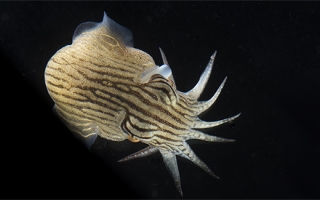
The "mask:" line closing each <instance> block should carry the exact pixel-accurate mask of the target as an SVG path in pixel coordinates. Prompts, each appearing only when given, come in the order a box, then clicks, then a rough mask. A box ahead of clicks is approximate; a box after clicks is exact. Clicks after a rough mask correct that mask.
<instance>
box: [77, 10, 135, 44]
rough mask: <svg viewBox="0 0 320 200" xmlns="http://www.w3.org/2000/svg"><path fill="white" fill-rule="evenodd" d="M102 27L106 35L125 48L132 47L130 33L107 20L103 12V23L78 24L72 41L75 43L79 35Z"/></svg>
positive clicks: (109, 19)
mask: <svg viewBox="0 0 320 200" xmlns="http://www.w3.org/2000/svg"><path fill="white" fill-rule="evenodd" d="M100 27H104V28H105V30H106V31H107V32H108V35H110V36H111V37H114V38H116V39H117V41H120V42H121V43H122V44H123V45H125V46H127V47H133V37H132V32H131V31H130V30H129V29H127V28H126V27H124V26H121V25H120V24H118V23H117V22H115V21H113V20H112V19H111V18H109V17H108V16H107V14H106V12H104V15H103V21H102V22H101V23H97V22H84V23H82V24H80V25H79V26H78V27H77V28H76V30H75V32H74V34H73V37H72V41H75V40H76V39H77V37H78V36H79V35H81V34H82V33H84V32H88V31H91V30H93V29H96V28H100Z"/></svg>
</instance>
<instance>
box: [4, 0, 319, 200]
mask: <svg viewBox="0 0 320 200" xmlns="http://www.w3.org/2000/svg"><path fill="white" fill-rule="evenodd" d="M103 11H106V12H107V14H108V16H109V17H110V18H112V19H113V20H115V21H116V22H118V23H119V24H121V25H123V26H125V27H128V28H129V29H130V30H131V31H132V32H133V36H134V40H135V47H136V48H139V49H141V50H143V51H145V52H147V53H149V54H150V55H151V56H152V57H153V58H154V60H155V62H156V63H157V64H158V65H161V64H162V61H161V56H160V53H159V50H158V47H161V48H162V49H163V50H164V52H165V54H166V56H167V59H168V61H169V64H170V66H171V68H172V70H173V74H174V77H175V81H176V84H177V88H178V89H179V90H180V91H188V90H189V89H191V88H192V87H193V86H194V85H195V84H196V82H197V81H198V78H199V76H200V75H201V73H202V71H203V69H204V68H205V66H206V64H207V62H208V61H209V58H210V56H211V55H212V53H213V52H214V51H215V50H217V51H218V53H217V57H216V61H215V64H214V68H213V72H212V75H211V78H210V80H209V83H208V85H207V87H206V89H205V91H204V93H203V95H202V96H201V100H206V99H209V98H210V97H211V95H213V94H214V92H215V90H216V89H217V88H218V86H219V84H220V83H221V82H222V80H223V78H224V77H225V76H228V80H227V82H226V85H225V88H224V89H223V91H222V93H221V95H220V97H219V99H218V101H217V102H216V103H215V105H214V106H213V108H212V109H211V110H210V111H209V112H208V113H206V115H204V116H203V117H202V119H205V120H218V119H222V118H226V117H229V116H233V115H235V114H237V113H239V112H242V114H241V116H240V117H239V118H238V119H237V120H235V126H232V127H231V126H229V125H222V126H221V127H217V128H215V129H213V130H212V131H210V134H214V135H217V136H223V137H228V138H235V139H236V140H237V141H236V142H235V143H232V144H223V143H221V144H220V143H219V144H217V143H207V142H201V141H195V142H191V143H190V144H191V147H192V149H193V150H194V151H195V152H196V154H197V155H198V156H199V157H200V158H201V159H202V160H203V161H204V162H205V163H206V164H207V165H208V166H209V167H210V168H211V169H212V170H213V172H214V173H216V174H217V175H218V176H220V178H221V179H220V180H216V179H214V178H212V177H210V176H209V175H208V174H206V173H205V172H204V171H202V170H201V169H200V168H198V167H197V166H195V165H194V164H192V163H190V162H188V161H186V160H185V159H182V158H178V165H179V169H180V176H181V181H182V189H183V191H184V198H320V179H319V178H320V176H319V175H320V172H319V169H320V163H319V161H320V159H319V157H320V156H319V155H320V148H319V142H320V137H319V133H320V132H319V130H320V128H319V113H320V112H319V111H320V109H319V102H320V97H319V92H320V78H319V76H320V70H319V67H320V14H319V12H320V5H319V2H0V50H1V51H0V53H1V55H0V56H1V61H0V62H1V64H0V66H1V69H2V71H1V83H2V84H1V106H2V109H1V111H2V112H1V114H2V118H1V125H2V126H1V127H2V130H1V135H2V137H1V145H0V146H1V171H2V173H1V174H2V175H1V182H2V186H1V194H0V197H1V198H179V194H178V192H177V191H176V189H175V186H174V183H173V181H172V180H171V177H170V175H169V173H168V172H167V170H166V168H165V166H164V164H163V162H162V158H161V156H160V154H154V155H152V156H150V157H146V158H143V159H139V160H133V161H128V162H124V163H117V162H116V161H117V160H119V159H121V158H123V157H125V156H127V155H128V154H131V153H133V152H135V151H138V150H139V149H141V148H143V147H144V145H143V144H133V143H130V142H128V141H124V142H121V143H116V142H110V141H105V140H98V141H97V145H96V147H95V149H96V151H97V152H98V153H90V152H89V151H87V150H86V149H85V148H84V146H82V144H80V143H79V142H78V141H77V140H76V139H75V138H74V137H73V136H72V134H71V133H70V132H69V131H68V130H67V129H66V128H65V127H64V126H63V125H62V124H61V123H60V121H59V120H58V119H57V118H56V117H55V116H54V115H53V114H52V111H51V108H52V106H53V101H52V100H51V99H50V97H49V95H48V93H47V91H46V88H45V85H44V77H43V73H44V69H45V66H46V63H47V62H48V60H49V59H50V57H51V56H52V55H53V54H54V53H55V52H56V51H57V50H58V49H60V48H62V47H63V46H65V45H68V44H71V39H72V35H73V31H74V30H75V28H76V27H77V26H78V25H79V24H80V23H82V22H86V21H94V22H100V21H102V17H103ZM98 144H103V145H98Z"/></svg>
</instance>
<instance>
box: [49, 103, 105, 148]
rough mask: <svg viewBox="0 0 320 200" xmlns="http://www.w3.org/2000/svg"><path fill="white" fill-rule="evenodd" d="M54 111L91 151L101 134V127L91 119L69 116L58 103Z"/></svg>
mask: <svg viewBox="0 0 320 200" xmlns="http://www.w3.org/2000/svg"><path fill="white" fill-rule="evenodd" d="M52 110H53V113H54V114H55V115H56V116H57V117H58V118H59V119H60V120H61V121H62V122H63V123H64V124H65V126H67V127H68V128H69V130H70V131H71V133H72V134H73V135H74V136H75V137H76V138H77V139H78V140H80V141H81V142H82V143H83V144H84V145H85V146H86V148H87V149H88V150H89V151H90V149H91V146H92V145H93V143H94V142H95V141H96V139H97V137H98V134H99V131H100V129H99V127H98V126H97V125H95V124H94V123H92V122H91V121H90V120H86V119H83V118H76V117H75V116H69V115H68V114H67V113H66V112H64V111H63V109H60V108H59V107H58V106H57V105H56V104H55V105H54V107H53V109H52Z"/></svg>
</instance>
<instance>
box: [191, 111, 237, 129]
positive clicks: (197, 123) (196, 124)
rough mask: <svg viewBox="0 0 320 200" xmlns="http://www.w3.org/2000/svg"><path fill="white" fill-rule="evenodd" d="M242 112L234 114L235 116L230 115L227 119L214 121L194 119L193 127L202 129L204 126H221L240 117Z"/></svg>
mask: <svg viewBox="0 0 320 200" xmlns="http://www.w3.org/2000/svg"><path fill="white" fill-rule="evenodd" d="M240 114H241V113H239V114H237V115H235V116H233V117H229V118H226V119H222V120H219V121H213V122H206V121H202V120H200V119H197V120H196V121H194V123H193V124H192V128H198V129H202V128H212V127H215V126H219V125H221V124H224V123H227V122H230V121H232V120H234V119H235V118H237V117H239V116H240Z"/></svg>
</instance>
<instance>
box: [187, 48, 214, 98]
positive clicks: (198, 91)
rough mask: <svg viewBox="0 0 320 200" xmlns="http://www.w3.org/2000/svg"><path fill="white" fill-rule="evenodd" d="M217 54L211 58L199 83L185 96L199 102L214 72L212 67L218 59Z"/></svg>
mask: <svg viewBox="0 0 320 200" xmlns="http://www.w3.org/2000/svg"><path fill="white" fill-rule="evenodd" d="M216 54H217V52H214V53H213V55H212V56H211V58H210V61H209V63H208V65H207V67H206V69H205V70H204V71H203V72H202V74H201V77H200V79H199V81H198V83H197V84H196V85H195V86H194V88H193V89H191V90H190V91H189V92H186V93H185V94H186V95H187V96H189V97H190V98H191V99H195V100H197V99H198V98H199V97H200V95H201V93H202V92H203V90H204V88H205V86H206V84H207V82H208V80H209V78H210V74H211V71H212V66H213V62H214V59H215V57H216Z"/></svg>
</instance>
